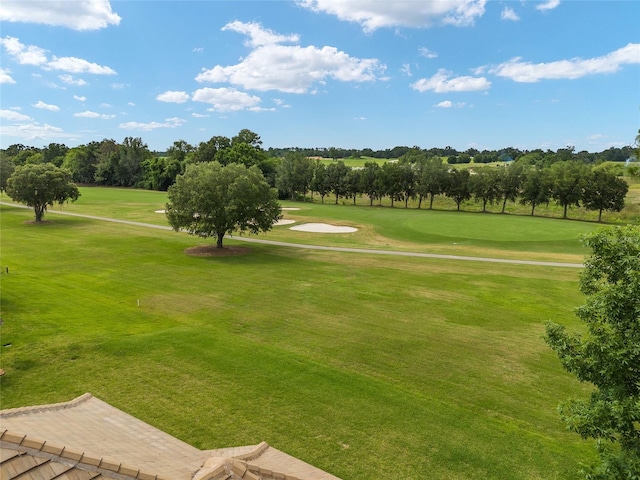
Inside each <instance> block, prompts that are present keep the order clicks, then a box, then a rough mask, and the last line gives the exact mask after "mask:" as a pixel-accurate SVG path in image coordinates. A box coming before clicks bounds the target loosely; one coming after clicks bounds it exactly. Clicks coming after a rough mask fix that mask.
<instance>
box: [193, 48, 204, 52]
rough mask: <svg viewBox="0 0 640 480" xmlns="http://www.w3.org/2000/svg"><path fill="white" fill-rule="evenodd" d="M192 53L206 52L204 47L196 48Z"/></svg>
mask: <svg viewBox="0 0 640 480" xmlns="http://www.w3.org/2000/svg"><path fill="white" fill-rule="evenodd" d="M191 51H192V52H194V53H202V52H204V48H203V47H195V48H194V49H193V50H191Z"/></svg>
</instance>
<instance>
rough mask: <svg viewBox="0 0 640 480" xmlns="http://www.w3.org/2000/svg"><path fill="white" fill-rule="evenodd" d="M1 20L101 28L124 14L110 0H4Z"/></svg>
mask: <svg viewBox="0 0 640 480" xmlns="http://www.w3.org/2000/svg"><path fill="white" fill-rule="evenodd" d="M0 20H2V21H6V22H24V23H40V24H45V25H55V26H62V27H67V28H71V29H73V30H98V29H100V28H104V27H108V26H109V25H118V24H119V23H120V17H119V16H118V15H117V14H116V13H113V11H112V10H111V5H110V3H109V0H84V1H82V2H78V1H76V2H69V1H65V2H60V1H55V2H53V1H51V0H29V1H24V0H3V2H2V5H1V6H0Z"/></svg>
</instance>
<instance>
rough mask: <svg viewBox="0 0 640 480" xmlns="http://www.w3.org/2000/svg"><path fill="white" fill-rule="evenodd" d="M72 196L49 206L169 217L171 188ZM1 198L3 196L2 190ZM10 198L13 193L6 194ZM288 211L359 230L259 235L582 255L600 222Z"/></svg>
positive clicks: (520, 255) (574, 258) (355, 209)
mask: <svg viewBox="0 0 640 480" xmlns="http://www.w3.org/2000/svg"><path fill="white" fill-rule="evenodd" d="M81 192H82V196H81V197H80V198H79V200H78V201H77V202H75V203H69V204H65V205H63V206H62V207H59V206H55V207H52V208H50V209H49V210H50V212H51V213H53V212H56V211H65V212H72V213H83V214H91V215H96V216H102V217H113V218H119V219H124V220H133V221H140V222H145V223H153V224H157V225H167V221H166V217H165V215H163V214H160V213H156V211H157V210H162V209H164V207H165V203H166V201H167V196H166V193H163V192H153V191H145V190H126V189H114V188H96V187H93V188H86V187H85V188H81ZM0 198H2V197H0ZM4 199H5V200H8V199H7V197H6V196H4ZM282 205H283V207H289V208H297V209H299V210H285V211H284V212H283V213H284V217H285V219H289V220H295V221H296V222H297V223H305V222H325V221H326V222H330V223H333V224H339V225H349V226H354V227H356V228H357V229H358V232H356V233H355V234H333V235H324V236H322V237H319V236H318V235H317V234H314V233H306V232H297V231H292V230H290V229H289V227H288V226H277V227H274V228H273V229H272V230H271V231H270V232H268V233H267V234H266V235H261V236H260V238H265V239H272V240H278V241H286V242H294V243H302V244H313V243H318V242H320V243H322V244H323V245H330V246H342V247H366V248H372V249H383V250H404V251H416V252H423V253H439V254H454V255H471V256H488V257H498V258H515V259H531V260H547V261H561V262H573V263H580V262H581V260H582V256H583V255H584V254H585V253H586V250H585V249H584V248H583V247H582V245H581V244H580V242H579V236H580V235H581V234H584V233H588V232H590V231H593V230H595V229H597V228H598V227H599V225H598V224H597V223H594V222H577V221H570V220H561V219H549V218H544V217H531V216H528V215H500V214H480V213H474V212H465V211H463V212H457V211H454V210H440V209H436V210H426V209H420V210H418V209H416V208H407V209H405V208H393V209H391V208H388V207H378V206H374V207H369V206H367V205H356V206H353V205H350V204H339V205H334V204H333V203H331V202H326V203H325V204H322V203H318V202H310V201H307V202H287V201H283V202H282Z"/></svg>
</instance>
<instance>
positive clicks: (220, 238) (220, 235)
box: [216, 233, 224, 248]
mask: <svg viewBox="0 0 640 480" xmlns="http://www.w3.org/2000/svg"><path fill="white" fill-rule="evenodd" d="M217 237H218V238H217V240H216V247H218V248H222V239H223V238H224V233H219V234H218V235H217Z"/></svg>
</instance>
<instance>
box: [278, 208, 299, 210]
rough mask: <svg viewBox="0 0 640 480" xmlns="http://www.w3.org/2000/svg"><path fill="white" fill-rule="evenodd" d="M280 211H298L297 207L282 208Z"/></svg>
mask: <svg viewBox="0 0 640 480" xmlns="http://www.w3.org/2000/svg"><path fill="white" fill-rule="evenodd" d="M282 210H300V209H299V208H298V207H282Z"/></svg>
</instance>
